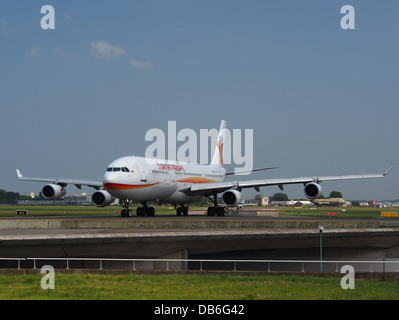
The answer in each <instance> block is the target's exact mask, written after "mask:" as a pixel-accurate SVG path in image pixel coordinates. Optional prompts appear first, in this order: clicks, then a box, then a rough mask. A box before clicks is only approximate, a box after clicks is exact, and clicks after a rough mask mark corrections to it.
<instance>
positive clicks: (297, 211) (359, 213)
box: [0, 205, 399, 221]
mask: <svg viewBox="0 0 399 320" xmlns="http://www.w3.org/2000/svg"><path fill="white" fill-rule="evenodd" d="M264 208H265V207H250V209H251V210H256V209H264ZM20 209H24V210H28V212H29V213H28V216H30V217H50V216H120V213H119V210H120V209H121V208H120V207H119V206H109V207H106V208H97V207H94V206H33V205H31V206H21V205H0V217H15V216H16V211H17V210H20ZM131 209H132V211H133V213H135V210H136V207H134V206H132V207H131ZM193 209H195V208H194V207H193ZM272 209H275V210H277V211H278V212H279V214H280V215H285V216H312V217H327V212H335V213H336V214H337V215H336V216H328V217H329V218H332V219H334V218H337V217H339V218H379V217H381V211H396V212H397V211H398V208H384V209H379V208H358V207H348V208H341V207H313V208H311V207H310V208H306V207H305V208H294V207H274V208H272ZM155 210H156V213H157V215H176V211H175V209H174V208H171V207H162V206H157V207H156V208H155ZM242 210H245V209H242ZM203 211H205V209H204V210H203ZM398 221H399V218H398Z"/></svg>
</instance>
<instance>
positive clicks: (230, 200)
mask: <svg viewBox="0 0 399 320" xmlns="http://www.w3.org/2000/svg"><path fill="white" fill-rule="evenodd" d="M222 201H223V203H224V204H225V205H226V206H228V207H232V206H236V205H237V204H239V203H241V202H242V194H241V192H240V191H237V190H227V191H226V192H224V193H223V194H222Z"/></svg>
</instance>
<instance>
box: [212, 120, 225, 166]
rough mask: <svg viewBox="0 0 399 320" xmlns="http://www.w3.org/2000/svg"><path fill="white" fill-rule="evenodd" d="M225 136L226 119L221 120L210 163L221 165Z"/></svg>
mask: <svg viewBox="0 0 399 320" xmlns="http://www.w3.org/2000/svg"><path fill="white" fill-rule="evenodd" d="M225 137H226V121H225V120H222V122H221V124H220V129H219V134H218V139H217V140H216V147H215V151H214V153H213V158H212V161H211V165H219V166H221V167H223V146H224V140H225Z"/></svg>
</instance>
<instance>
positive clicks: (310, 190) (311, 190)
mask: <svg viewBox="0 0 399 320" xmlns="http://www.w3.org/2000/svg"><path fill="white" fill-rule="evenodd" d="M303 192H304V193H305V196H306V197H307V198H308V199H310V200H314V199H317V198H318V197H319V195H320V194H321V185H319V184H318V183H316V182H310V183H308V184H307V185H306V186H305V188H304V189H303Z"/></svg>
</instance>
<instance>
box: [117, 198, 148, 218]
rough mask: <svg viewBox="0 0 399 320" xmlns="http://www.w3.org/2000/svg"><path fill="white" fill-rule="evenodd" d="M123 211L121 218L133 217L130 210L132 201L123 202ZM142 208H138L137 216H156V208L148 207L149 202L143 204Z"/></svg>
mask: <svg viewBox="0 0 399 320" xmlns="http://www.w3.org/2000/svg"><path fill="white" fill-rule="evenodd" d="M122 205H123V209H122V210H121V217H131V216H132V210H130V209H129V205H130V200H123V201H122ZM141 205H142V206H141V207H137V210H136V214H137V216H138V217H153V216H155V208H154V207H148V206H147V202H142V203H141Z"/></svg>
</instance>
